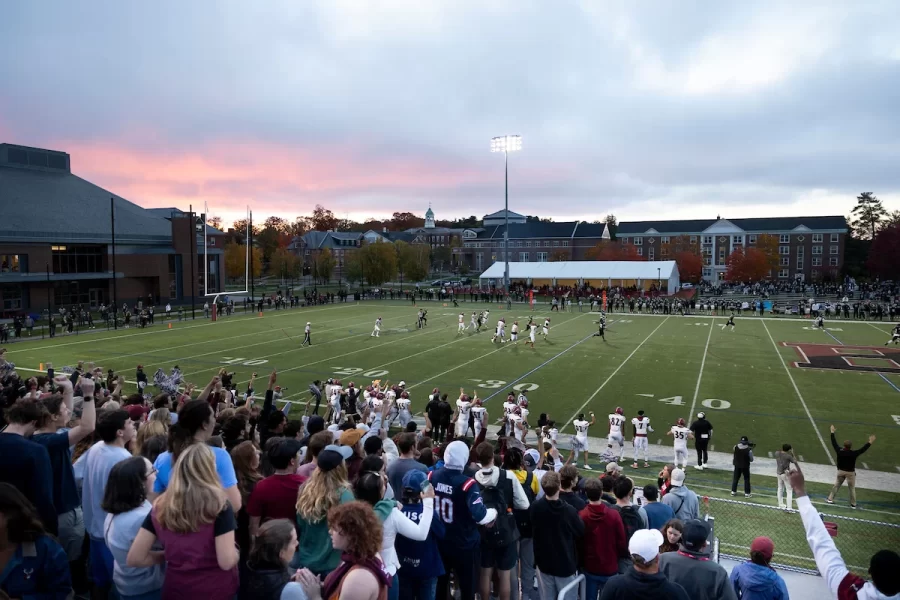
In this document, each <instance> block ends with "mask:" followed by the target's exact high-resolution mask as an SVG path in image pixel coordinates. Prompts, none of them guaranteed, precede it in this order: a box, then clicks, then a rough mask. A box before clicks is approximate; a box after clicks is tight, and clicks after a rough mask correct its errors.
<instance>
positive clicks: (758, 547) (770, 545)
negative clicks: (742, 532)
mask: <svg viewBox="0 0 900 600" xmlns="http://www.w3.org/2000/svg"><path fill="white" fill-rule="evenodd" d="M753 552H759V553H760V554H762V555H763V556H764V557H765V559H766V560H767V561H770V560H772V555H773V554H775V543H774V542H772V540H771V538H767V537H765V536H760V537H758V538H756V539H755V540H753V542H752V543H751V544H750V553H751V554H752V553H753Z"/></svg>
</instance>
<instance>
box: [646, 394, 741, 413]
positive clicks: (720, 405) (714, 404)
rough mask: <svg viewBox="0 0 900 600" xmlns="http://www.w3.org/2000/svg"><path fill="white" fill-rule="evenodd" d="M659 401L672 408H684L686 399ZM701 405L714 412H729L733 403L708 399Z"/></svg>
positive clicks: (677, 397)
mask: <svg viewBox="0 0 900 600" xmlns="http://www.w3.org/2000/svg"><path fill="white" fill-rule="evenodd" d="M659 401H660V402H665V403H666V404H671V405H672V406H684V398H683V397H682V396H672V397H671V398H660V399H659ZM700 404H702V405H703V406H705V407H706V408H712V409H714V410H727V409H729V408H731V402H729V401H728V400H719V399H718V398H707V399H706V400H704V401H703V402H701V403H700Z"/></svg>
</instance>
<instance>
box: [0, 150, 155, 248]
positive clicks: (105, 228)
mask: <svg viewBox="0 0 900 600" xmlns="http://www.w3.org/2000/svg"><path fill="white" fill-rule="evenodd" d="M8 165H9V163H4V164H0V206H4V207H20V208H21V210H7V211H4V214H3V222H2V224H0V239H2V240H4V241H16V242H38V241H46V242H51V241H58V242H64V241H65V242H78V241H82V242H85V243H87V242H90V243H99V244H104V243H110V242H111V240H112V234H111V223H110V198H115V200H114V203H115V208H116V242H119V243H129V244H151V245H155V244H171V241H172V225H171V223H169V221H167V220H166V219H164V218H163V217H161V216H158V215H155V214H153V213H152V212H151V211H148V210H146V209H144V208H142V207H140V206H138V205H137V204H134V203H133V202H129V201H128V200H125V199H123V198H119V197H117V196H116V195H115V194H113V193H112V192H109V191H107V190H105V189H103V188H101V187H99V186H96V185H94V184H93V183H91V182H89V181H86V180H84V179H82V178H81V177H78V176H77V175H73V174H72V173H70V172H68V170H49V169H48V170H43V169H42V170H38V169H32V168H30V167H24V166H23V167H19V166H8Z"/></svg>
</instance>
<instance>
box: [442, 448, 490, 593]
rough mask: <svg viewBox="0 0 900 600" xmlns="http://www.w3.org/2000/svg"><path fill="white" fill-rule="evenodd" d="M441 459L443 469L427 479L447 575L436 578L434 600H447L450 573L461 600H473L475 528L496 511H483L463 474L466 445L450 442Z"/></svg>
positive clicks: (477, 494) (474, 484)
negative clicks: (440, 526) (441, 532)
mask: <svg viewBox="0 0 900 600" xmlns="http://www.w3.org/2000/svg"><path fill="white" fill-rule="evenodd" d="M443 457H444V466H443V467H441V468H440V469H436V470H435V471H432V472H431V473H429V475H428V479H429V480H430V481H431V485H433V486H434V494H435V505H436V506H437V507H438V509H437V510H436V511H435V512H437V513H438V516H439V517H440V519H441V520H442V521H443V522H444V527H445V534H444V539H442V540H440V541H439V542H438V548H439V549H440V552H441V559H442V560H443V562H444V569H445V570H446V571H447V572H446V573H445V574H443V575H441V576H440V578H438V587H437V600H447V599H448V598H449V597H450V589H449V584H450V571H453V572H455V573H456V583H457V586H458V588H459V591H460V598H461V600H473V598H474V597H475V587H476V583H477V579H476V572H477V563H478V550H479V547H480V545H481V535H480V534H479V532H478V526H479V525H489V524H491V523H493V522H494V521H495V520H496V519H497V511H496V510H495V509H493V508H487V507H485V505H484V501H482V499H481V492H480V491H479V489H478V483H477V482H476V481H475V480H474V479H472V478H471V477H468V476H467V475H466V474H465V473H463V469H465V468H466V466H467V464H468V462H469V448H468V447H467V446H466V445H465V443H463V442H460V441H454V442H450V443H449V444H447V447H446V448H445V449H444V455H443Z"/></svg>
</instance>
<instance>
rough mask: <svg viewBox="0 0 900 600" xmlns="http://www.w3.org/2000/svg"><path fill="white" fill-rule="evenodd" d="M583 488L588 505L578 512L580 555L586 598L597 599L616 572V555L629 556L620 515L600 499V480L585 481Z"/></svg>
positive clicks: (618, 556) (617, 563)
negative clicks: (582, 526)
mask: <svg viewBox="0 0 900 600" xmlns="http://www.w3.org/2000/svg"><path fill="white" fill-rule="evenodd" d="M584 491H585V493H586V494H587V498H588V505H587V506H586V507H584V509H582V511H581V512H580V513H578V516H579V517H581V520H582V521H584V538H583V539H582V544H583V545H584V547H583V553H582V556H583V557H584V577H585V579H586V587H587V593H586V600H597V596H598V595H599V594H600V592H602V591H603V586H604V585H605V584H606V582H607V580H609V578H610V577H612V576H613V575H615V574H616V573H618V571H619V558H624V557H626V556H628V545H627V544H626V542H625V526H624V525H623V524H622V517H620V516H619V513H618V512H617V511H616V510H615V509H614V508H612V507H610V506H607V505H606V504H605V503H604V502H603V500H602V499H601V496H602V495H603V484H602V483H600V480H599V479H588V480H587V481H585V482H584Z"/></svg>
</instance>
